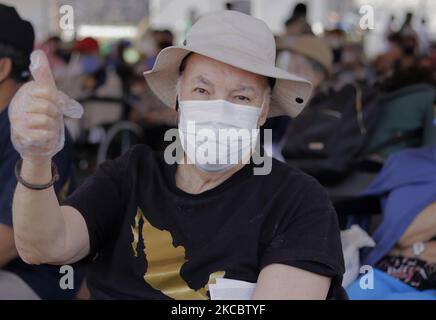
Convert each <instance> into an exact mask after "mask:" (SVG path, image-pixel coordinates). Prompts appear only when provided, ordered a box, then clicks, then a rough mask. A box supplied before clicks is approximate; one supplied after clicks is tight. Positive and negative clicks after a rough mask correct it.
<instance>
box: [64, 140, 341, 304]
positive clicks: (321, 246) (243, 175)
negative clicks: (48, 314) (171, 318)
mask: <svg viewBox="0 0 436 320" xmlns="http://www.w3.org/2000/svg"><path fill="white" fill-rule="evenodd" d="M253 166H254V165H252V164H247V165H245V166H244V167H243V168H242V169H241V170H239V171H237V172H236V173H235V174H233V175H232V176H231V177H230V178H229V179H227V180H226V181H224V182H223V183H222V184H220V185H219V186H217V187H215V188H213V189H211V190H208V191H205V192H203V193H201V194H189V193H186V192H184V191H182V190H180V189H179V188H177V186H176V184H175V173H176V169H177V165H176V164H174V165H168V164H166V163H165V161H164V159H163V154H162V153H157V152H154V151H152V150H151V149H150V148H148V147H146V146H144V145H139V146H136V147H134V148H132V149H131V150H130V151H129V152H127V153H126V154H125V155H123V156H122V157H120V158H118V159H116V160H113V161H107V162H105V163H104V164H102V165H101V166H100V167H99V169H98V170H97V172H96V173H95V174H94V175H93V176H92V177H90V178H88V179H87V180H86V181H85V182H84V184H83V185H82V186H81V187H80V188H79V189H78V190H76V192H75V193H73V194H72V195H71V196H70V197H69V198H68V199H67V200H66V201H65V202H64V205H69V206H73V207H75V208H76V209H78V210H79V211H80V212H81V214H82V215H83V217H84V219H85V221H86V224H87V227H88V231H89V237H90V246H91V249H90V251H91V252H90V254H91V256H92V257H94V260H93V262H92V263H91V266H90V270H89V272H88V278H87V279H88V286H89V289H90V291H91V294H92V297H93V298H96V299H106V298H109V299H111V298H113V299H123V298H125V299H135V298H138V299H168V298H173V299H203V298H206V299H207V298H208V292H207V288H206V286H207V284H208V283H209V284H210V283H214V279H215V278H216V277H225V278H229V279H234V280H243V281H249V282H256V281H257V278H258V275H259V273H260V271H261V269H262V268H263V267H265V266H267V265H269V264H272V263H280V264H285V265H289V266H295V267H298V268H301V269H304V270H308V271H311V272H314V273H317V274H321V275H325V276H328V277H332V278H333V281H332V286H331V288H330V292H329V296H332V295H335V292H336V291H337V290H339V289H340V283H341V278H342V274H343V272H344V266H343V257H342V248H341V242H340V233H339V227H338V222H337V216H336V213H335V211H334V209H333V207H332V206H331V203H330V201H329V198H328V195H327V193H326V192H325V191H324V190H323V189H322V187H321V186H320V185H319V184H318V182H317V181H316V180H315V179H314V178H311V177H309V176H307V175H306V174H304V173H302V172H301V171H298V170H297V169H294V168H292V167H290V166H288V165H286V164H283V163H280V162H278V161H276V160H273V165H272V171H271V173H270V174H269V175H264V176H260V175H253Z"/></svg>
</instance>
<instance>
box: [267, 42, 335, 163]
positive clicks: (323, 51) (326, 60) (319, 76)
mask: <svg viewBox="0 0 436 320" xmlns="http://www.w3.org/2000/svg"><path fill="white" fill-rule="evenodd" d="M277 50H278V51H279V52H278V55H277V56H278V57H277V64H278V66H279V67H280V68H283V69H285V70H287V71H288V72H291V73H295V74H297V75H299V76H300V77H303V78H305V79H308V80H309V81H310V82H312V85H313V93H312V96H316V95H317V94H319V93H320V92H323V91H326V90H328V89H327V81H328V79H329V77H330V74H331V71H332V64H333V53H332V50H331V49H330V48H329V47H328V46H327V44H326V43H325V42H324V41H323V40H322V39H320V38H318V37H315V36H312V35H302V36H298V37H294V38H292V39H289V38H286V37H282V38H278V39H277ZM290 122H291V118H290V117H289V116H279V117H274V118H270V119H268V120H267V122H266V123H265V126H264V128H265V129H272V130H273V131H272V134H273V136H272V145H271V146H269V145H265V146H264V147H265V150H267V152H268V153H269V154H271V155H272V156H273V157H274V158H276V159H277V160H280V161H284V158H283V155H282V147H283V143H284V142H285V141H284V137H285V135H286V132H287V129H288V127H289V124H290Z"/></svg>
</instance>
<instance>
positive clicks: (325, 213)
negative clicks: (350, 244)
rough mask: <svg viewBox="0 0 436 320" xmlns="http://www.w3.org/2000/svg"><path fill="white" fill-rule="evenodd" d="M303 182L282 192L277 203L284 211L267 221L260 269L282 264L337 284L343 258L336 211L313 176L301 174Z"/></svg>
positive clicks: (342, 270)
mask: <svg viewBox="0 0 436 320" xmlns="http://www.w3.org/2000/svg"><path fill="white" fill-rule="evenodd" d="M302 184H303V185H304V187H302V188H301V189H300V191H299V192H293V193H292V195H286V193H284V196H282V197H281V198H282V199H281V200H280V202H281V204H280V205H279V206H278V207H277V208H279V207H280V208H283V209H284V211H283V212H282V213H281V214H280V215H274V218H273V219H272V221H269V223H268V224H267V225H269V227H267V228H266V229H267V230H269V236H268V237H266V239H265V240H266V241H265V243H263V250H261V252H262V253H261V256H260V269H262V268H264V267H266V266H267V265H270V264H274V263H278V264H285V265H289V266H293V267H296V268H300V269H303V270H306V271H309V272H313V273H316V274H320V275H323V276H327V277H330V278H332V280H333V281H332V284H333V282H334V285H335V286H340V284H341V281H342V275H343V273H344V260H343V254H342V245H341V239H340V229H339V223H338V218H337V214H336V212H335V210H334V208H333V206H332V204H331V202H330V200H329V197H328V194H327V192H326V191H325V190H324V189H323V188H322V187H321V186H320V185H319V183H318V182H317V181H316V180H315V179H313V178H310V177H308V176H304V179H303V180H302ZM293 185H294V186H295V184H293ZM267 233H268V232H267Z"/></svg>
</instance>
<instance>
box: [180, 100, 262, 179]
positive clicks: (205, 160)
mask: <svg viewBox="0 0 436 320" xmlns="http://www.w3.org/2000/svg"><path fill="white" fill-rule="evenodd" d="M179 108H180V118H179V135H180V139H181V143H182V147H183V150H184V151H185V153H186V155H187V157H188V159H189V161H190V162H191V163H194V164H195V165H196V166H197V167H198V168H199V169H201V170H203V171H206V172H212V173H220V172H224V171H227V170H229V169H230V168H232V167H233V166H235V165H236V164H238V163H241V162H242V161H246V160H248V159H249V157H250V156H251V152H252V150H253V148H254V146H255V145H256V141H257V136H258V131H259V129H257V122H258V120H259V115H260V112H261V108H258V107H254V106H246V105H239V104H235V103H231V102H228V101H226V100H185V101H179Z"/></svg>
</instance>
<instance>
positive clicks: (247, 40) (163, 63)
mask: <svg viewBox="0 0 436 320" xmlns="http://www.w3.org/2000/svg"><path fill="white" fill-rule="evenodd" d="M191 52H194V53H198V54H201V55H204V56H206V57H209V58H212V59H215V60H218V61H220V62H223V63H226V64H229V65H231V66H234V67H236V68H239V69H242V70H246V71H249V72H253V73H256V74H259V75H263V76H266V77H271V78H275V79H276V83H275V86H274V89H273V92H272V96H271V103H270V112H269V114H268V116H269V117H273V116H278V115H290V116H291V117H296V116H297V115H298V114H299V113H300V112H301V111H302V110H303V108H304V106H305V105H306V103H307V102H308V100H309V98H310V95H311V92H312V84H311V83H310V82H309V81H308V80H305V79H303V78H301V77H299V76H297V75H295V74H292V73H289V72H287V71H285V70H282V69H280V68H277V67H276V66H275V60H276V44H275V40H274V37H273V34H272V33H271V31H270V29H269V28H268V26H267V25H266V24H265V22H263V21H262V20H259V19H256V18H253V17H251V16H249V15H246V14H243V13H240V12H237V11H219V12H214V13H210V14H207V15H205V16H203V17H202V18H200V19H199V20H198V21H197V22H196V23H195V24H194V25H193V26H192V28H191V29H190V30H189V32H188V34H187V36H186V40H185V41H184V42H183V45H181V46H172V47H168V48H165V49H163V50H162V51H161V52H160V53H159V54H158V56H157V58H156V62H155V64H154V66H153V68H152V69H151V70H149V71H146V72H144V76H145V79H146V80H147V83H148V85H149V86H150V88H151V90H153V92H154V93H155V94H156V95H157V97H158V98H159V99H160V100H162V101H163V102H164V103H165V104H166V105H167V106H169V107H174V106H175V104H176V83H177V78H178V76H179V66H180V63H181V62H182V60H183V58H184V57H186V56H187V55H188V54H189V53H191Z"/></svg>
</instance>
